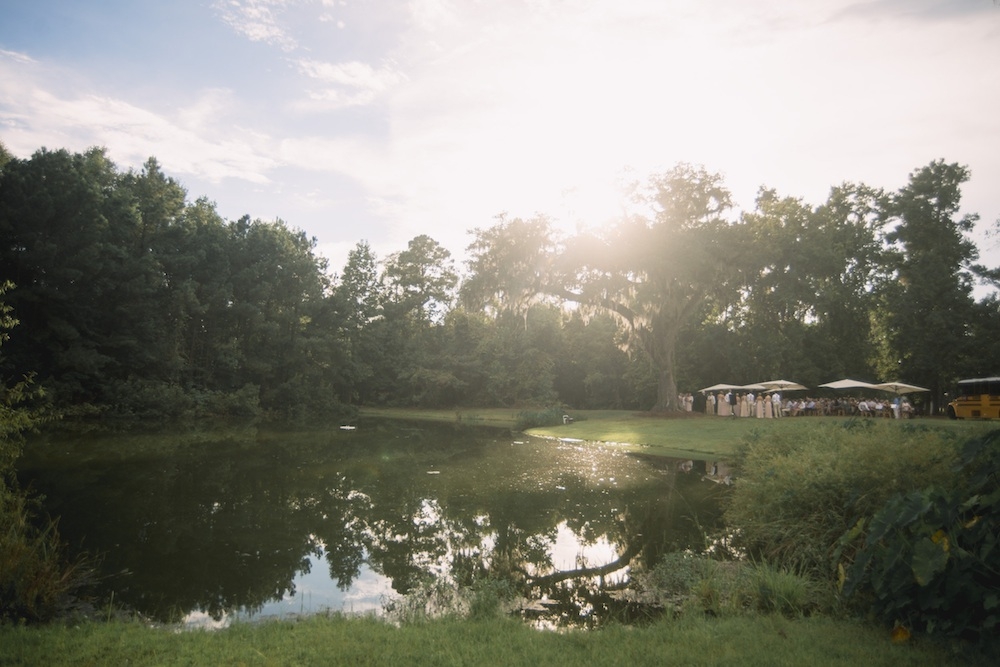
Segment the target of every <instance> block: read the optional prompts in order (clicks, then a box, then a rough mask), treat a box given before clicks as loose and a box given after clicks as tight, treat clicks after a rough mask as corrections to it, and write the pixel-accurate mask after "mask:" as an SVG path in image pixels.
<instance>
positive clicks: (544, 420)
mask: <svg viewBox="0 0 1000 667" xmlns="http://www.w3.org/2000/svg"><path fill="white" fill-rule="evenodd" d="M564 414H566V413H565V411H564V410H563V409H562V408H547V409H544V410H521V411H520V412H518V413H517V419H516V420H515V424H514V428H515V429H516V430H518V431H524V430H526V429H529V428H537V427H540V426H558V425H559V424H562V423H563V415H564Z"/></svg>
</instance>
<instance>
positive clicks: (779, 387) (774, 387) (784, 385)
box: [758, 380, 809, 391]
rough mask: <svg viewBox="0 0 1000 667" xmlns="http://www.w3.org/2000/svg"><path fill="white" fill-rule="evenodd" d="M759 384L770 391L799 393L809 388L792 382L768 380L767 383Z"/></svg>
mask: <svg viewBox="0 0 1000 667" xmlns="http://www.w3.org/2000/svg"><path fill="white" fill-rule="evenodd" d="M758 384H760V385H762V386H763V387H764V388H765V389H767V390H768V391H799V390H801V389H808V388H809V387H806V386H804V385H801V384H799V383H798V382H792V381H791V380H768V381H767V382H758Z"/></svg>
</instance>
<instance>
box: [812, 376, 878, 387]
mask: <svg viewBox="0 0 1000 667" xmlns="http://www.w3.org/2000/svg"><path fill="white" fill-rule="evenodd" d="M820 386H821V387H826V388H827V389H877V388H878V386H877V385H874V384H872V383H871V382H862V381H861V380H851V379H850V378H845V379H843V380H835V381H834V382H827V383H826V384H821V385H820Z"/></svg>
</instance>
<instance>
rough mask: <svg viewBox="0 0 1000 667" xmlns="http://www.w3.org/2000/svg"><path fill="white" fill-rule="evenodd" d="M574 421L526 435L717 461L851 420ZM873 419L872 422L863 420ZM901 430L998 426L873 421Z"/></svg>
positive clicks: (410, 413) (432, 414) (588, 414)
mask: <svg viewBox="0 0 1000 667" xmlns="http://www.w3.org/2000/svg"><path fill="white" fill-rule="evenodd" d="M566 414H568V415H569V416H570V417H571V418H572V419H573V421H572V422H570V423H568V424H560V425H557V426H545V427H536V428H529V429H527V430H526V431H525V433H527V434H528V435H533V436H538V437H544V438H564V439H571V440H585V441H590V442H604V443H615V444H618V445H620V446H622V447H624V448H626V449H628V450H630V451H635V452H642V453H645V454H651V455H654V456H670V457H682V458H694V459H700V460H715V459H722V458H725V457H726V456H728V455H730V454H732V453H733V452H734V451H735V449H736V447H737V446H738V445H739V443H741V442H743V441H744V440H746V438H747V437H748V436H755V437H765V438H766V437H767V434H768V433H781V434H784V435H788V434H794V433H797V432H801V433H803V435H806V434H808V432H809V431H810V430H815V429H816V428H817V427H819V426H820V425H829V424H832V423H845V422H848V421H851V420H860V419H864V418H855V417H786V418H783V419H755V418H752V417H750V418H728V417H714V416H706V415H699V414H693V413H692V414H685V415H684V416H681V417H669V416H657V415H652V414H650V413H644V412H633V411H629V410H567V411H566ZM521 415H522V411H521V410H515V409H507V408H482V409H480V408H459V409H454V410H416V409H408V408H364V409H362V410H361V416H362V417H385V418H392V419H417V420H432V421H445V422H461V423H469V424H482V425H489V426H498V427H505V428H512V429H514V428H517V425H518V423H519V421H520V419H521ZM868 419H872V418H868ZM877 421H879V422H887V423H892V424H894V425H895V426H897V427H898V428H900V429H914V428H919V429H922V428H933V429H946V430H953V431H959V432H961V433H964V434H968V435H969V436H970V437H971V436H974V435H976V434H979V433H984V432H986V431H988V430H992V429H994V428H997V427H998V426H1000V422H981V421H962V420H958V421H955V420H950V419H945V418H917V419H905V420H889V419H877Z"/></svg>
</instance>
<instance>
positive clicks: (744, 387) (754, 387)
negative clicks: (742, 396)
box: [737, 384, 767, 391]
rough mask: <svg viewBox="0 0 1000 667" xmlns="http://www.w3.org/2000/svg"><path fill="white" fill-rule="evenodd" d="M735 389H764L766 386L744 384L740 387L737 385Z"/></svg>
mask: <svg viewBox="0 0 1000 667" xmlns="http://www.w3.org/2000/svg"><path fill="white" fill-rule="evenodd" d="M737 389H749V390H751V391H764V390H765V389H767V387H765V386H764V385H762V384H745V385H743V386H742V387H737Z"/></svg>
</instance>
